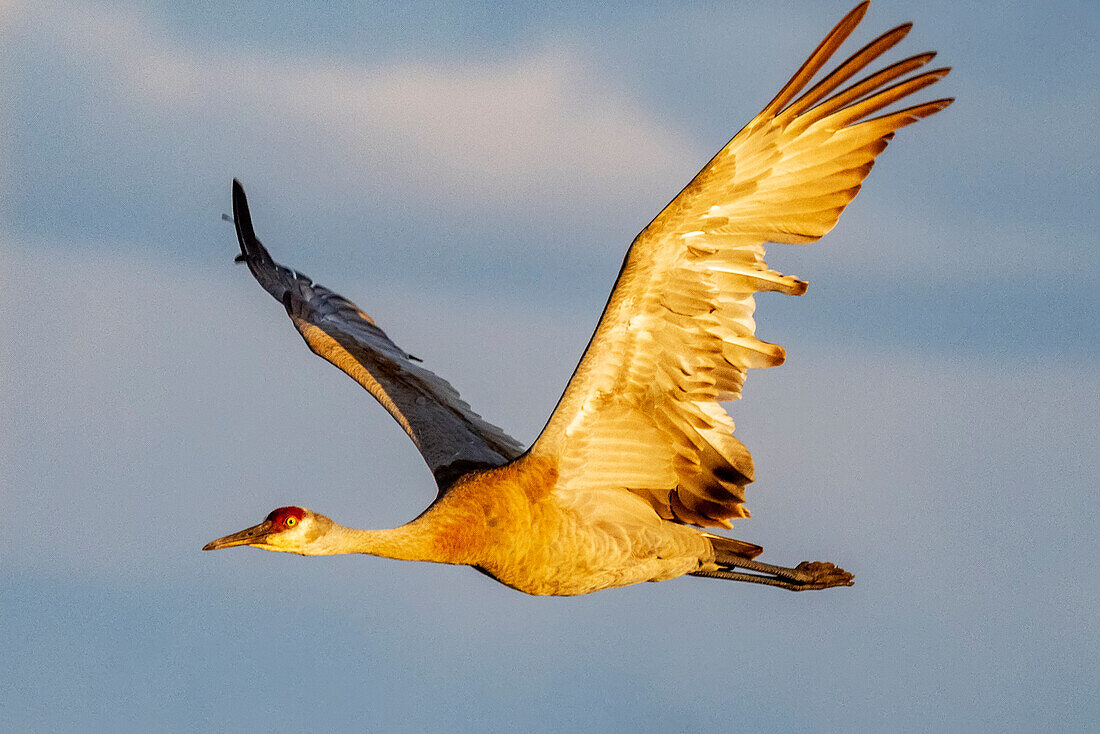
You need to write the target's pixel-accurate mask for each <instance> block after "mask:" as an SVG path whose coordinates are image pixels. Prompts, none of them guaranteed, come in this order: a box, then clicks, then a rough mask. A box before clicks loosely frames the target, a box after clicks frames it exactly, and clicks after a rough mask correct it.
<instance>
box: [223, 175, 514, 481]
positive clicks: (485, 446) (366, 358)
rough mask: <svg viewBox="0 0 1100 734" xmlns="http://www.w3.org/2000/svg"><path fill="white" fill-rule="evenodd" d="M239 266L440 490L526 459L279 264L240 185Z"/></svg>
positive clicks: (439, 383) (349, 308)
mask: <svg viewBox="0 0 1100 734" xmlns="http://www.w3.org/2000/svg"><path fill="white" fill-rule="evenodd" d="M233 219H234V221H235V223H236V227H237V240H238V241H239V242H240V245H241V254H240V255H238V256H237V260H239V261H242V262H245V263H247V264H248V269H249V270H251V271H252V275H254V276H255V277H256V280H257V281H259V283H260V285H262V286H263V287H264V289H265V290H266V291H267V292H268V293H270V294H271V295H273V296H275V299H276V300H278V301H279V302H281V303H282V304H283V306H285V307H286V311H287V313H288V314H289V315H290V319H291V321H293V322H294V326H295V328H297V329H298V332H299V333H300V334H301V335H302V338H304V339H305V340H306V344H307V345H309V348H310V349H312V350H313V353H314V354H316V355H318V356H320V357H324V358H325V359H327V360H328V361H329V362H331V363H332V364H334V365H336V366H337V367H339V368H340V369H341V370H343V371H344V372H346V373H347V374H348V375H349V376H350V377H351V378H352V379H353V380H355V381H356V382H358V383H359V384H360V385H362V386H363V387H365V388H366V389H367V391H368V392H370V394H371V395H373V396H374V397H375V398H377V399H378V402H380V403H382V406H383V407H384V408H385V409H386V410H388V411H389V412H390V415H392V416H393V417H394V418H395V419H396V420H397V422H398V423H399V424H401V427H402V428H403V429H405V433H407V434H409V438H411V439H412V440H413V443H415V444H416V447H417V448H418V449H420V453H421V454H422V455H423V456H424V461H426V462H427V464H428V466H429V467H430V468H431V470H432V473H433V474H434V475H435V479H436V483H437V484H438V485H439V487H440V490H441V491H442V490H445V489H446V488H447V487H448V486H449V485H450V484H451V483H452V482H453V481H454V480H455V479H456V478H457V477H459V476H461V475H462V474H465V473H466V472H468V471H471V470H473V469H479V468H487V467H493V466H500V465H501V464H504V463H506V462H508V461H510V460H511V459H514V458H515V457H517V456H519V455H520V453H522V450H523V448H522V446H520V444H519V443H518V442H517V441H516V440H515V439H514V438H512V437H511V436H508V435H507V434H506V433H504V431H502V430H500V429H499V428H497V427H496V426H494V425H491V424H489V423H487V422H486V421H484V420H482V418H481V417H480V416H479V415H478V414H477V413H475V412H474V411H472V410H471V409H470V406H469V405H467V404H466V403H465V402H463V401H462V399H461V398H460V397H459V396H458V392H457V391H456V390H455V389H454V388H453V387H451V385H450V384H449V383H448V382H447V381H446V380H444V379H442V378H440V377H438V376H436V375H434V374H432V373H431V372H429V371H428V370H426V369H424V368H423V367H421V366H420V365H419V364H417V362H418V361H419V360H417V359H416V357H413V356H412V355H410V354H408V353H406V352H405V351H404V350H402V349H400V348H398V347H397V345H395V344H394V343H393V342H392V341H390V339H389V337H387V336H386V334H385V333H384V332H383V331H382V330H381V329H379V328H378V327H377V326H376V325H375V323H374V320H373V319H371V317H370V316H368V315H367V314H365V313H363V312H362V311H361V310H359V307H358V306H356V305H355V304H354V303H352V302H351V301H349V300H348V299H346V298H344V297H343V296H340V295H338V294H336V293H333V292H332V291H330V290H329V289H328V288H325V287H324V286H321V285H317V284H316V283H314V282H313V281H311V280H310V279H309V278H307V277H306V276H304V275H302V274H301V273H298V272H295V271H294V270H291V269H290V268H287V267H283V266H282V265H279V264H278V263H277V262H275V261H274V260H272V259H271V255H270V254H269V253H268V251H267V248H265V247H264V246H263V245H262V244H260V241H259V240H258V239H257V238H256V233H255V231H254V230H253V229H252V217H251V215H250V214H249V212H248V200H247V199H246V198H245V195H244V189H243V188H242V187H241V184H240V182H239V181H237V180H234V181H233Z"/></svg>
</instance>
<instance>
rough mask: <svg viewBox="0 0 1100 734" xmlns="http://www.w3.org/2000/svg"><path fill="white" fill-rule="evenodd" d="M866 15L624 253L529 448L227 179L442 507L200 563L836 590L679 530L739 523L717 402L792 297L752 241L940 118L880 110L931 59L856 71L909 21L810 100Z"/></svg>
mask: <svg viewBox="0 0 1100 734" xmlns="http://www.w3.org/2000/svg"><path fill="white" fill-rule="evenodd" d="M866 10H867V3H866V2H864V3H861V4H860V5H858V6H857V7H856V8H855V9H853V10H852V11H851V12H850V13H848V15H846V16H845V17H844V19H843V20H841V21H840V23H839V24H837V26H836V27H835V28H833V30H832V31H830V33H829V34H828V35H827V36H826V37H825V39H824V40H823V41H822V42H821V44H820V45H819V46H818V47H817V48H816V49H815V50H814V52H813V53H812V54H811V55H810V57H809V58H808V59H807V60H806V62H805V63H804V64H803V65H802V67H801V68H800V69H799V70H798V71H797V72H796V73H795V75H794V76H793V77H792V78H791V80H790V81H789V82H788V83H787V84H786V85H785V86H784V87H783V88H782V89H781V90H780V92H779V93H778V94H777V95H776V96H775V98H774V99H773V100H772V101H771V102H770V103H769V104H768V105H767V106H766V107H765V108H764V110H763V111H762V112H761V113H760V114H759V115H757V116H756V117H755V118H753V120H752V121H751V122H749V124H748V125H746V126H745V127H744V128H743V129H742V130H741V132H739V133H738V134H737V135H736V136H734V138H733V139H732V140H731V141H730V142H729V143H728V144H727V145H726V146H725V147H723V148H722V150H720V151H719V152H718V154H717V155H715V156H714V158H712V159H711V160H710V162H709V163H708V164H707V165H706V166H705V167H704V168H703V170H701V171H700V172H699V173H698V174H697V175H696V176H695V178H694V179H693V180H692V181H691V182H690V183H689V184H688V185H687V186H686V187H684V189H683V191H681V192H680V194H679V195H678V196H677V197H676V198H675V199H673V200H672V202H671V203H669V205H668V206H666V207H665V209H664V210H663V211H661V213H660V214H658V215H657V217H656V218H654V220H653V221H652V222H650V224H649V225H648V226H647V227H646V228H645V229H643V230H642V232H641V233H640V234H639V235H638V236H637V237H636V238H635V240H634V242H633V244H632V245H631V247H630V249H629V251H628V253H627V256H626V259H625V261H624V262H623V266H622V270H621V271H620V273H619V277H618V280H617V281H616V283H615V287H614V289H613V290H612V292H611V296H610V298H609V300H608V302H607V306H606V307H605V309H604V313H603V315H602V317H601V318H600V322H599V325H598V326H597V327H596V331H595V333H594V334H593V336H592V339H591V341H590V342H589V344H588V348H587V349H586V350H585V353H584V355H583V356H582V357H581V361H580V363H579V364H578V365H577V368H576V371H575V372H574V374H573V377H572V379H570V381H569V384H568V385H567V386H566V388H565V392H564V394H563V395H562V397H561V400H560V401H559V403H558V405H557V407H556V408H555V409H554V412H553V414H552V415H551V416H550V419H549V420H548V422H547V424H546V426H545V428H544V429H543V431H542V433H541V435H540V436H539V437H538V439H536V441H535V442H534V444H532V445H531V447H530V448H528V449H527V451H526V452H524V451H523V449H522V447H521V446H520V444H519V443H518V442H516V441H515V440H514V439H512V438H511V437H509V436H508V435H507V434H505V433H504V432H503V431H502V430H500V429H499V428H497V427H496V426H493V425H491V424H490V423H488V422H486V421H485V420H484V419H482V418H481V417H480V416H479V415H477V414H476V413H474V412H473V411H472V410H471V409H470V407H469V406H468V405H467V404H466V403H465V402H463V401H462V400H461V398H460V397H459V396H458V393H457V392H456V391H455V389H454V388H453V387H451V385H450V384H449V383H447V382H446V381H445V380H443V379H441V378H439V377H438V376H436V375H434V374H433V373H431V372H429V371H428V370H427V369H425V368H424V367H422V366H421V365H420V363H419V360H417V359H416V358H415V357H413V356H411V355H409V354H408V353H406V352H405V351H404V350H402V349H400V348H398V347H397V346H396V345H395V344H394V343H393V342H392V341H391V340H390V339H389V338H388V337H387V336H386V334H385V333H384V332H383V331H382V330H381V329H379V328H378V326H376V325H375V323H374V321H373V320H372V319H371V318H370V317H369V316H367V314H365V313H364V312H363V311H362V310H360V309H359V308H358V307H357V306H355V304H353V303H352V302H351V301H349V300H347V299H346V298H343V297H342V296H339V295H337V294H335V293H333V292H332V291H330V290H328V289H327V288H324V287H323V286H319V285H317V284H315V283H313V282H312V281H311V280H310V279H309V278H306V277H305V276H303V275H301V274H300V273H297V272H295V271H294V270H291V269H289V268H286V267H284V266H282V265H279V264H278V263H276V262H275V261H274V260H272V258H271V256H270V254H269V253H268V251H267V250H266V248H264V246H263V245H262V244H260V241H259V239H257V237H256V234H255V232H254V230H253V226H252V220H251V216H250V214H249V211H248V204H247V200H246V198H245V194H244V190H243V188H242V187H241V185H240V183H239V182H237V181H234V183H233V213H234V220H235V222H236V229H237V237H238V240H239V242H240V246H241V254H240V255H239V256H238V260H241V261H243V262H245V263H247V265H248V267H249V269H250V270H251V272H252V274H253V275H254V276H255V278H256V280H257V281H259V283H260V284H261V285H262V286H263V287H264V288H265V289H266V290H267V291H268V292H269V293H271V294H272V295H273V296H274V297H275V298H276V299H278V300H279V301H280V302H282V304H283V305H284V306H285V307H286V310H287V313H288V314H289V315H290V318H291V320H292V321H293V323H294V326H295V327H296V328H297V329H298V331H299V333H300V334H301V335H302V337H303V338H304V339H305V341H306V344H308V345H309V348H310V349H312V350H313V351H314V353H316V354H318V355H319V356H321V357H324V358H325V359H327V360H328V361H329V362H331V363H332V364H334V365H336V366H337V367H339V368H340V369H341V370H343V371H344V372H346V373H347V374H348V375H349V376H351V377H352V378H353V379H355V380H356V381H357V382H359V384H361V385H362V386H363V387H364V388H366V389H367V390H368V391H369V392H370V393H371V394H372V395H374V397H375V398H377V399H378V401H379V402H380V403H381V404H382V405H383V406H384V407H385V408H386V410H388V411H389V412H390V414H391V415H392V416H393V417H394V418H395V419H396V420H397V422H398V423H399V424H400V425H401V427H402V428H403V429H404V430H405V432H406V433H407V434H408V435H409V437H410V438H411V439H412V440H413V442H414V443H415V444H416V446H417V448H418V449H419V450H420V453H421V454H422V455H423V457H424V460H425V461H426V462H427V464H428V467H429V468H430V469H431V471H432V473H433V474H434V476H435V479H436V483H437V485H438V487H439V495H438V497H437V498H436V500H435V502H433V503H432V505H431V506H430V507H429V508H428V509H427V510H425V511H424V512H423V513H422V514H421V515H420V516H419V517H417V518H416V519H415V520H413V521H412V522H410V523H408V524H406V525H403V526H401V527H399V528H393V529H389V530H357V529H354V528H349V527H345V526H343V525H339V524H337V523H335V522H333V521H332V520H330V519H329V518H327V517H325V516H323V515H320V514H318V513H314V512H311V511H309V510H306V509H304V508H300V507H284V508H280V509H278V510H275V511H274V512H272V513H271V514H270V515H268V517H267V518H266V519H265V520H264V522H262V523H260V524H259V525H256V526H254V527H251V528H247V529H245V530H242V531H241V532H239V533H235V534H233V535H229V536H226V537H224V538H220V539H218V540H215V541H213V542H211V543H209V544H208V545H207V546H206V548H205V549H207V550H213V549H216V548H225V547H231V546H236V545H252V546H255V547H259V548H264V549H267V550H279V551H286V552H293V553H301V554H304V555H321V554H331V553H369V554H373V555H384V556H388V557H393V558H404V559H409V560H425V561H437V562H442V563H455V564H465V565H471V566H475V567H477V568H478V569H480V570H482V571H484V572H485V573H487V574H489V575H490V576H492V577H494V578H496V579H497V580H499V581H501V582H502V583H505V584H507V585H509V586H512V587H513V588H516V589H519V590H521V591H525V592H528V593H532V594H582V593H588V592H591V591H598V590H600V589H605V588H611V587H616V586H623V585H626V584H632V583H636V582H639V581H660V580H663V579H667V578H673V577H676V576H681V575H684V574H694V575H699V576H711V577H717V578H726V579H732V580H739V581H751V582H755V583H763V584H768V585H772V586H779V587H782V588H787V589H791V590H796V591H797V590H804V589H822V588H828V587H830V586H840V585H850V584H851V583H852V576H851V574H849V573H847V572H845V571H843V570H842V569H839V568H837V567H836V566H834V565H833V564H830V563H802V564H799V565H798V566H796V567H794V568H785V567H782V566H774V565H770V564H765V563H761V562H759V561H756V560H754V559H755V557H756V556H757V555H758V554H759V553H760V552H761V550H762V549H761V548H760V547H759V546H755V545H753V544H751V543H746V542H744V541H739V540H735V539H732V538H727V537H724V536H720V535H716V534H714V533H711V532H707V531H704V530H701V529H698V528H699V527H723V528H729V527H730V526H731V525H730V519H733V518H741V517H748V511H747V510H746V508H745V506H744V502H745V486H746V485H747V484H749V483H750V482H751V481H752V480H753V464H752V457H751V455H750V454H749V451H748V449H746V448H745V446H744V445H743V444H742V443H741V442H740V441H739V440H738V439H736V438H735V437H734V436H733V430H734V424H733V421H732V420H731V419H730V417H729V414H728V413H727V412H726V411H725V409H724V408H723V407H722V406H721V404H720V403H721V402H722V401H728V400H734V399H737V398H739V397H740V396H741V389H742V386H743V385H744V381H745V375H746V371H747V370H748V369H749V368H753V367H772V366H775V365H778V364H781V363H782V362H783V359H784V351H783V348H782V347H780V346H778V345H775V344H768V343H766V342H763V341H760V340H759V339H757V338H756V336H755V331H756V327H755V322H754V321H753V313H754V310H755V301H754V294H755V293H757V292H761V291H777V292H780V293H786V294H788V295H801V294H802V293H804V292H805V290H806V283H805V282H803V281H801V280H799V279H797V278H794V277H791V276H787V275H782V274H780V273H778V272H775V271H774V270H770V269H769V268H768V266H767V264H766V263H765V262H764V245H765V243H768V242H775V243H792V244H800V243H808V242H814V241H816V240H818V239H819V238H821V237H822V236H823V235H824V234H825V233H827V232H828V231H829V230H830V229H832V227H833V225H835V224H836V222H837V219H838V218H839V216H840V214H841V212H843V211H844V208H845V207H846V206H847V205H848V203H849V202H850V201H851V200H852V199H853V198H854V197H855V195H856V194H857V193H858V191H859V188H860V186H861V184H862V182H863V180H864V178H865V177H866V176H867V174H868V173H869V172H870V170H871V167H872V165H873V164H874V161H875V158H876V157H877V156H878V155H879V154H880V153H881V152H882V151H883V150H884V149H885V148H886V145H887V143H888V142H889V141H890V139H891V138H892V137H893V135H894V133H895V131H896V130H898V129H899V128H902V127H905V126H906V125H909V124H911V123H913V122H916V121H917V120H919V119H921V118H923V117H927V116H928V115H931V114H933V113H935V112H938V111H939V110H942V109H943V108H944V107H946V106H947V105H948V104H950V102H951V100H950V99H938V100H934V101H931V102H923V103H920V104H916V105H913V106H909V107H905V108H904V109H900V110H896V111H885V112H884V110H885V108H887V107H889V106H891V105H893V104H894V103H896V102H899V101H900V100H902V99H904V98H906V97H908V96H909V95H911V94H913V93H914V92H917V91H919V90H921V89H923V88H924V87H927V86H928V85H930V84H933V83H935V82H937V81H939V80H940V79H942V78H943V77H944V76H945V75H946V74H947V72H948V70H947V69H946V68H941V69H934V70H931V71H924V72H922V73H916V74H914V72H916V71H917V70H918V69H919V68H921V67H923V66H924V65H925V64H927V63H928V62H929V61H930V60H931V59H932V58H933V56H934V54H932V53H924V54H918V55H916V56H911V57H909V58H906V59H904V60H902V61H899V62H897V63H894V64H891V65H889V66H886V67H885V68H883V69H881V70H879V71H876V72H873V73H869V74H868V73H867V71H866V69H867V66H868V65H869V64H871V63H872V62H873V61H874V60H875V59H877V58H878V57H879V56H880V55H881V54H883V53H884V52H886V51H887V50H889V49H890V48H891V47H893V46H894V45H895V44H897V43H898V42H899V41H900V40H901V39H902V38H904V37H905V35H906V33H908V31H909V28H910V25H909V24H905V25H902V26H899V27H897V28H894V29H893V30H891V31H888V32H886V33H884V34H882V35H881V36H879V37H878V38H876V39H875V40H873V41H871V42H870V43H869V44H867V45H866V46H864V47H863V48H862V49H860V50H859V51H857V52H856V53H855V54H853V55H852V56H851V57H850V58H848V59H847V60H846V61H844V62H843V63H841V64H839V65H838V66H836V67H835V68H834V69H833V70H832V71H830V72H828V73H827V74H825V75H824V76H822V77H821V79H820V80H819V81H817V82H816V83H815V84H814V85H813V86H809V84H810V82H811V81H812V80H813V79H814V78H815V77H817V76H818V75H819V72H821V71H822V70H823V69H824V67H825V65H826V64H827V63H828V61H829V59H830V58H831V57H832V56H833V54H834V53H835V52H836V51H837V49H838V48H839V47H840V46H841V44H843V42H844V41H845V39H847V37H848V36H849V35H850V34H851V33H852V31H853V30H854V29H855V27H856V26H857V25H858V24H859V22H860V20H861V19H862V18H863V15H864V13H865V12H866ZM860 74H865V76H863V77H862V78H859V79H858V80H857V81H855V82H852V81H851V80H852V79H853V77H856V76H857V75H860ZM845 85H846V86H845ZM808 86H809V88H808V89H807V87H808ZM838 90H839V91H838ZM693 526H696V527H693Z"/></svg>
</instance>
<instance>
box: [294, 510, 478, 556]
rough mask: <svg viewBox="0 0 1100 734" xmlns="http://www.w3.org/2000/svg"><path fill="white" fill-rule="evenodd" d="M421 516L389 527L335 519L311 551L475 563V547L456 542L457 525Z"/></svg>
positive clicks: (309, 553) (311, 552)
mask: <svg viewBox="0 0 1100 734" xmlns="http://www.w3.org/2000/svg"><path fill="white" fill-rule="evenodd" d="M424 520H425V518H423V517H421V518H418V519H417V520H413V521H412V522H410V523H408V524H407V525H402V526H401V527H397V528H390V529H387V530H360V529H358V528H349V527H346V526H344V525H340V524H338V523H333V524H332V527H330V528H329V530H328V532H326V533H325V534H324V535H323V536H321V537H320V538H317V540H315V541H313V542H312V543H310V544H309V546H308V549H307V550H306V553H307V554H308V555H316V556H322V555H335V554H338V553H366V554H368V555H372V556H383V557H385V558H397V559H400V560H403V561H435V562H436V563H474V562H475V561H476V559H475V558H474V557H473V556H472V555H471V550H472V549H471V548H469V547H460V546H461V545H462V544H461V543H459V544H456V542H455V541H456V540H457V538H456V537H455V533H454V529H453V528H449V527H448V526H449V525H450V524H449V523H447V524H445V525H443V526H442V527H441V526H440V525H439V524H436V523H432V522H425V521H424Z"/></svg>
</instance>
